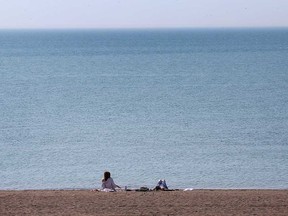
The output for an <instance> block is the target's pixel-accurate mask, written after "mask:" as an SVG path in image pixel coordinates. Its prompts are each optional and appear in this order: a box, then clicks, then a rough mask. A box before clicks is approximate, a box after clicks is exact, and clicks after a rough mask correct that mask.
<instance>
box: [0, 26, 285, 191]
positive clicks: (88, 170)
mask: <svg viewBox="0 0 288 216" xmlns="http://www.w3.org/2000/svg"><path fill="white" fill-rule="evenodd" d="M0 78H1V79H0V117H1V121H0V189H59V188H95V187H100V180H101V178H102V173H103V172H104V171H105V170H109V171H111V173H112V177H113V178H114V180H115V182H116V183H118V184H120V185H122V186H125V185H127V186H128V187H133V188H137V187H140V186H148V187H153V186H154V185H155V184H156V182H157V180H158V179H159V178H165V179H166V181H167V184H168V186H170V187H172V188H186V187H193V188H288V169H287V167H288V29H274V30H273V29H258V30H248V29H246V30H245V29H242V30H240V29H238V30H237V29H234V30H224V29H219V30H106V31H105V30H93V31H92V30H86V31H85V30H78V31H72V30H71V31H61V30H59V31H52V30H49V31H44V30H43V31H28V30H27V31H24V30H22V31H4V30H2V31H0Z"/></svg>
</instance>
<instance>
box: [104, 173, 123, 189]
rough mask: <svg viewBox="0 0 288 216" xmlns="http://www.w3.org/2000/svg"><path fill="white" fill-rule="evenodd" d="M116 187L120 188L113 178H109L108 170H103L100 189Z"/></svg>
mask: <svg viewBox="0 0 288 216" xmlns="http://www.w3.org/2000/svg"><path fill="white" fill-rule="evenodd" d="M116 187H117V188H121V187H120V186H118V185H116V184H115V183H114V181H113V179H112V178H111V174H110V172H108V171H106V172H104V178H103V179H102V189H103V190H111V191H116Z"/></svg>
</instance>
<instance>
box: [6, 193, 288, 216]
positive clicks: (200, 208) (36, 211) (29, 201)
mask: <svg viewBox="0 0 288 216" xmlns="http://www.w3.org/2000/svg"><path fill="white" fill-rule="evenodd" d="M0 215H1V216H4V215H104V216H105V215H216V216H217V215H269V216H270V215H277V216H279V215H283V216H284V215H285V216H287V215H288V190H192V191H153V192H152V191H149V192H135V191H131V192H125V191H121V192H114V193H105V192H97V191H89V190H56V191H53V190H35V191H33V190H28V191H0Z"/></svg>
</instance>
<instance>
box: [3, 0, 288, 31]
mask: <svg viewBox="0 0 288 216" xmlns="http://www.w3.org/2000/svg"><path fill="white" fill-rule="evenodd" d="M271 26H272V27H273V26H274V27H280V26H286V27H287V26H288V0H0V28H155V27H156V28H158V27H164V28H165V27H271Z"/></svg>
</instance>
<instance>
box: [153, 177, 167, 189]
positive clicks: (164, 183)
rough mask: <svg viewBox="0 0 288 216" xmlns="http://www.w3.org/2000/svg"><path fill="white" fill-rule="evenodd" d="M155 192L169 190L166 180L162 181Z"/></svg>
mask: <svg viewBox="0 0 288 216" xmlns="http://www.w3.org/2000/svg"><path fill="white" fill-rule="evenodd" d="M154 190H168V187H167V184H166V181H165V179H160V180H159V181H158V183H157V185H156V187H155V188H154Z"/></svg>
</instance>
